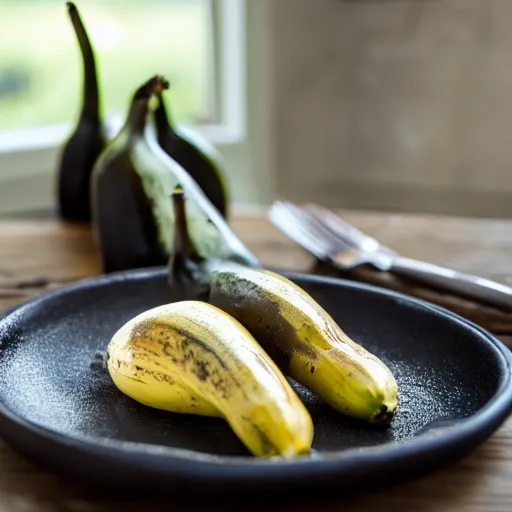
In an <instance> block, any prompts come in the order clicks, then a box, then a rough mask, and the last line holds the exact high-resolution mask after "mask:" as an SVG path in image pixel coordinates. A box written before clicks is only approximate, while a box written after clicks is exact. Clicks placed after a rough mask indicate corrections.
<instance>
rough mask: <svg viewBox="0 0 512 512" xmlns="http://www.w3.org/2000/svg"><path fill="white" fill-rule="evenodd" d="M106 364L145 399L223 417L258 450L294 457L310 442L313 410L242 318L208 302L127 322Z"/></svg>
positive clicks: (118, 381) (174, 306)
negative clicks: (303, 402) (299, 395)
mask: <svg viewBox="0 0 512 512" xmlns="http://www.w3.org/2000/svg"><path fill="white" fill-rule="evenodd" d="M107 368H108V371H109V373H110V375H111V377H112V380H113V381H114V383H115V385H116V386H117V387H118V388H119V389H120V390H121V391H122V392H123V393H125V394H126V395H128V396H129V397H131V398H133V399H134V400H136V401H138V402H140V403H142V404H144V405H147V406H150V407H154V408H158V409H163V410H167V411H172V412H176V413H188V414H198V415H205V416H219V417H222V418H224V419H225V420H226V421H227V422H228V423H229V425H230V426H231V428H232V429H233V431H234V432H235V433H236V435H237V436H238V437H239V439H240V440H241V441H242V442H243V443H244V444H245V445H246V447H247V448H248V449H249V450H250V451H251V452H252V453H253V454H254V455H256V456H260V457H269V456H276V455H277V456H282V457H286V458H290V457H293V456H296V455H299V454H302V453H306V452H308V451H309V449H310V447H311V442H312V438H313V424H312V420H311V417H310V415H309V413H308V411H307V409H306V408H305V407H304V405H303V404H302V402H301V401H300V399H299V398H298V396H297V395H296V394H295V393H294V391H293V390H292V388H291V387H290V385H289V384H288V382H287V380H286V378H285V377H284V376H283V374H282V373H281V371H280V370H279V369H278V368H277V366H276V365H275V364H274V362H273V361H272V360H271V359H270V357H269V356H268V355H267V354H266V353H265V352H264V350H263V349H262V348H261V346H260V345H259V344H258V343H257V342H256V341H255V339H254V338H253V336H251V334H250V333H249V332H248V331H247V330H246V329H245V328H244V327H243V326H242V325H241V324H240V323H239V322H238V321H236V320H235V319H234V318H232V317H230V316H229V315H227V314H226V313H224V312H222V311H221V310H220V309H218V308H216V307H214V306H211V305H209V304H206V303H204V302H199V301H181V302H175V303H171V304H166V305H163V306H159V307H156V308H154V309H150V310H148V311H145V312H143V313H141V314H139V315H138V316H136V317H135V318H133V319H132V320H130V321H128V322H127V323H126V324H125V325H124V326H122V327H121V328H120V329H119V330H118V331H117V332H116V333H115V335H114V336H113V338H112V340H111V342H110V344H109V346H108V350H107Z"/></svg>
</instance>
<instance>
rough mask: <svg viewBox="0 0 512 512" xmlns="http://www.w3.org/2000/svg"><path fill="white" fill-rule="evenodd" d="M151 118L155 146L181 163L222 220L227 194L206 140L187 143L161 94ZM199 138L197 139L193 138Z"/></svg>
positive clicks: (220, 169) (217, 161) (214, 156)
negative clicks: (156, 144) (154, 128)
mask: <svg viewBox="0 0 512 512" xmlns="http://www.w3.org/2000/svg"><path fill="white" fill-rule="evenodd" d="M158 100H159V101H158V106H157V107H156V109H155V111H154V113H153V115H154V120H155V127H156V132H157V138H158V143H159V144H160V146H161V148H162V149H163V150H164V151H165V152H166V153H167V154H168V155H169V156H170V157H171V158H173V159H174V160H176V162H178V164H180V165H181V166H182V167H183V168H184V169H185V170H186V171H187V172H188V173H189V174H190V175H191V176H192V178H194V180H195V181H196V182H197V184H198V185H199V186H200V187H201V188H202V189H203V191H204V193H205V194H206V197H208V199H209V200H210V201H211V202H212V204H213V206H215V207H216V208H217V210H219V212H220V214H221V215H222V216H223V217H227V215H228V203H229V198H228V191H227V186H226V183H225V180H224V175H223V171H222V168H221V165H220V161H219V160H220V159H219V158H218V157H217V156H216V155H215V152H214V150H213V148H211V147H208V144H207V142H206V141H202V140H201V143H199V141H198V140H197V141H193V140H187V138H186V137H185V136H184V135H183V134H178V132H177V129H176V128H175V127H174V126H173V123H172V121H170V120H169V115H168V112H167V108H166V105H165V100H164V98H163V94H160V95H159V97H158ZM195 137H196V138H198V136H197V135H196V136H195Z"/></svg>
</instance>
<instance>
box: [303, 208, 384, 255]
mask: <svg viewBox="0 0 512 512" xmlns="http://www.w3.org/2000/svg"><path fill="white" fill-rule="evenodd" d="M303 208H305V209H307V210H308V211H309V212H310V213H311V215H313V216H314V217H315V218H316V219H317V220H318V221H319V222H320V223H322V224H323V225H324V226H326V227H327V229H329V230H330V231H331V232H332V233H333V234H335V235H336V236H338V237H340V238H342V239H343V240H344V241H345V242H346V243H348V244H349V245H352V246H353V247H355V248H357V249H361V250H364V251H368V252H373V251H376V250H378V249H380V250H388V249H387V248H386V247H384V246H382V245H381V244H380V243H379V242H378V241H377V240H375V239H374V238H372V237H371V236H369V235H367V234H366V233H363V232H362V231H360V230H359V229H357V228H356V227H355V226H353V225H352V224H350V223H348V222H347V221H345V220H343V219H342V218H341V217H339V216H338V215H336V214H335V213H334V212H333V211H331V210H329V209H327V208H325V207H323V206H320V205H317V204H313V203H309V204H307V205H305V206H304V207H303Z"/></svg>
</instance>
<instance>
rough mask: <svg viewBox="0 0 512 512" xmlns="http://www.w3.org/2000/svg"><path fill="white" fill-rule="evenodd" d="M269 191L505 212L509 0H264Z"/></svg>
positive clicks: (511, 195)
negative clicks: (272, 178) (269, 38)
mask: <svg viewBox="0 0 512 512" xmlns="http://www.w3.org/2000/svg"><path fill="white" fill-rule="evenodd" d="M272 20H273V21H272V23H273V28H272V34H273V38H274V41H273V56H272V59H273V64H272V69H273V73H272V80H273V91H274V97H273V108H274V114H273V119H274V122H275V128H274V130H275V133H274V152H275V156H274V158H275V168H276V176H277V184H276V190H275V192H276V194H277V195H278V196H280V197H287V198H289V199H293V200H298V201H299V200H300V201H302V200H314V201H321V202H323V203H325V204H328V205H333V206H345V207H364V208H368V207H369V208H377V209H394V210H422V211H427V212H447V213H455V214H469V215H484V216H512V28H511V27H512V0H353V1H346V0H345V1H343V0H277V1H276V2H274V3H273V16H272Z"/></svg>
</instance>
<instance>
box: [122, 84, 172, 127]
mask: <svg viewBox="0 0 512 512" xmlns="http://www.w3.org/2000/svg"><path fill="white" fill-rule="evenodd" d="M168 88H169V82H168V81H167V80H166V79H165V78H164V77H163V76H161V75H155V76H153V77H152V78H150V79H149V80H148V81H147V82H145V83H143V84H142V85H141V86H140V87H139V88H138V89H137V90H136V91H135V93H134V95H133V98H132V102H131V104H130V111H129V113H128V121H127V125H128V127H129V129H130V131H131V132H132V133H134V134H141V133H142V132H143V131H144V128H145V126H146V118H147V114H148V109H149V100H150V98H151V97H152V96H153V95H155V94H160V93H161V92H162V91H163V90H164V89H168Z"/></svg>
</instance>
